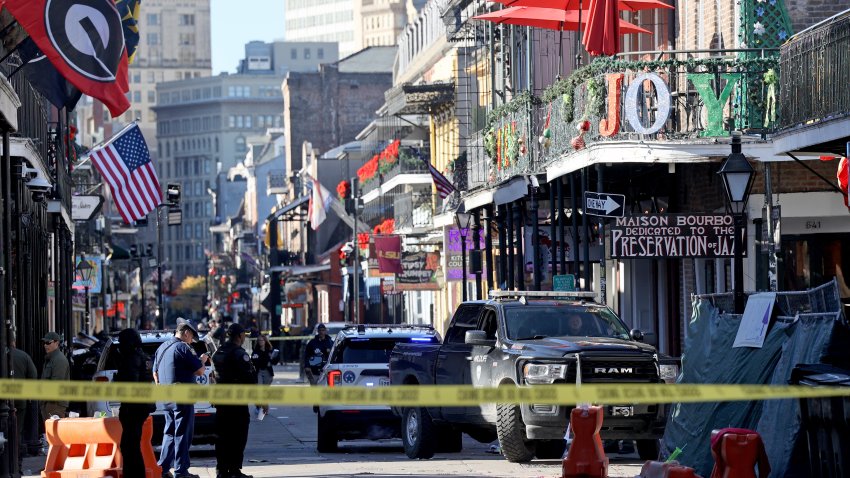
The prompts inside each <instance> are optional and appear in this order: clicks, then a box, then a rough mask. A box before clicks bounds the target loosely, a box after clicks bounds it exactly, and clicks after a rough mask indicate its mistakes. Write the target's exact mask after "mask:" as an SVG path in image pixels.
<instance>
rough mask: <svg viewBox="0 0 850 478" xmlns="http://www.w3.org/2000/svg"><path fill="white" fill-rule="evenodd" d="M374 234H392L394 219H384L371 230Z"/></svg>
mask: <svg viewBox="0 0 850 478" xmlns="http://www.w3.org/2000/svg"><path fill="white" fill-rule="evenodd" d="M373 232H374V233H375V234H392V233H393V232H395V219H385V220H384V222H382V223H380V224H378V225H377V226H375V228H374V229H373Z"/></svg>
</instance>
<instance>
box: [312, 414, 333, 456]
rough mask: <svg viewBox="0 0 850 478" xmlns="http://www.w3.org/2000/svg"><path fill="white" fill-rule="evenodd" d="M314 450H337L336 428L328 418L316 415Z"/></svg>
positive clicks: (329, 451) (322, 451)
mask: <svg viewBox="0 0 850 478" xmlns="http://www.w3.org/2000/svg"><path fill="white" fill-rule="evenodd" d="M318 417H319V418H318V426H317V432H318V433H317V439H316V450H317V451H318V452H319V453H334V452H336V451H337V441H338V440H337V437H336V430H335V429H334V427H333V424H331V423H330V420H328V419H327V418H322V416H321V415H319V416H318Z"/></svg>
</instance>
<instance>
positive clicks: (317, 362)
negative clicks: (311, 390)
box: [304, 324, 334, 385]
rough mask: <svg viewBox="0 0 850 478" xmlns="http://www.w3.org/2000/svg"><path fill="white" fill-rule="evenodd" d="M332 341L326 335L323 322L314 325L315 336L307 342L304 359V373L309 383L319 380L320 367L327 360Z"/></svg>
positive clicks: (326, 329)
mask: <svg viewBox="0 0 850 478" xmlns="http://www.w3.org/2000/svg"><path fill="white" fill-rule="evenodd" d="M333 345H334V341H333V339H331V338H330V337H328V328H327V327H326V326H325V324H319V325H318V327H316V336H315V337H313V338H312V339H310V341H309V342H307V351H306V353H305V355H306V361H307V366H306V367H305V370H304V374H305V375H306V376H307V379H308V380H310V385H316V382H317V381H318V380H319V375H320V374H321V373H322V367H324V366H325V363H327V361H328V356H329V355H330V353H331V347H333Z"/></svg>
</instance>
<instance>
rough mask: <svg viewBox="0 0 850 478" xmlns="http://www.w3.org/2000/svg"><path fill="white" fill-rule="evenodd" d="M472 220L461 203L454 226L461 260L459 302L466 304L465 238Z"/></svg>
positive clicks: (456, 212)
mask: <svg viewBox="0 0 850 478" xmlns="http://www.w3.org/2000/svg"><path fill="white" fill-rule="evenodd" d="M471 219H472V214H470V213H468V212H466V207H464V205H463V202H461V203H460V206H458V208H457V211H455V225H456V226H457V230H458V232H459V233H460V258H461V261H460V262H461V283H462V284H463V286H462V289H461V300H462V301H463V302H466V237H467V236H468V235H469V221H470V220H471Z"/></svg>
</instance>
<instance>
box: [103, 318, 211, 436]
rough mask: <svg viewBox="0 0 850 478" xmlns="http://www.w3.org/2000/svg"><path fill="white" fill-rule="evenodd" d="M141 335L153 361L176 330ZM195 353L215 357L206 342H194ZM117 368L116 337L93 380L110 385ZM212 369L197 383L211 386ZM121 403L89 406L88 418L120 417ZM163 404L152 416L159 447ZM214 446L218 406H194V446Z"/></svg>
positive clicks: (141, 332) (151, 331)
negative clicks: (102, 413) (100, 413)
mask: <svg viewBox="0 0 850 478" xmlns="http://www.w3.org/2000/svg"><path fill="white" fill-rule="evenodd" d="M139 334H140V335H141V336H142V350H143V351H144V352H145V353H146V354H148V355H149V356H150V357H151V359H153V357H154V355H155V354H156V349H158V348H159V346H160V345H162V343H163V342H166V341H168V340H169V339H171V338H172V337H174V331H173V330H140V331H139ZM191 347H192V348H193V349H194V350H195V353H196V354H197V355H198V356H199V357H200V356H201V355H202V354H205V353H206V354H209V355H212V353H213V352H214V351H213V350H207V344H206V343H205V342H203V341H198V342H195V343H193V344H192V345H191ZM117 369H118V338H117V337H113V339H112V341H110V342H107V344H106V346H105V347H104V349H103V353H101V355H100V360H99V361H98V364H97V371H96V372H95V374H94V377H93V378H92V380H94V381H95V382H111V381H112V380H113V379H114V378H115V374H116V373H117V371H118V370H117ZM211 372H212V368H211V367H210V366H209V365H207V366H206V367H205V370H204V374H203V375H198V376H196V377H195V382H196V383H198V384H199V385H209V384H210V374H211ZM120 407H121V403H120V402H117V401H109V402H104V401H97V402H89V403H88V412H89V416H94V414H95V413H97V412H106V415H107V416H113V414H115V416H117V413H118V410H119V409H120ZM163 410H164V408H163V403H162V402H157V403H156V410H155V411H154V412H153V413H152V414H151V415H152V416H153V438H152V439H151V442H152V443H153V445H154V446H159V445H160V444H161V443H162V430H163V427H164V426H165V415H164V411H163ZM213 443H215V407H213V406H212V405H211V404H210V403H209V402H198V403H196V404H195V434H194V436H193V438H192V444H193V445H209V444H213Z"/></svg>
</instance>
